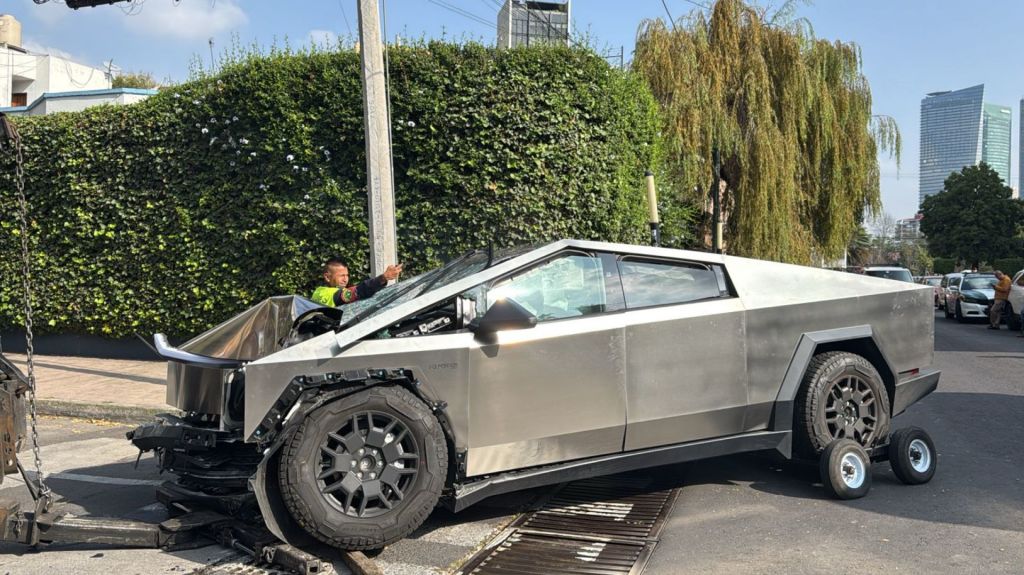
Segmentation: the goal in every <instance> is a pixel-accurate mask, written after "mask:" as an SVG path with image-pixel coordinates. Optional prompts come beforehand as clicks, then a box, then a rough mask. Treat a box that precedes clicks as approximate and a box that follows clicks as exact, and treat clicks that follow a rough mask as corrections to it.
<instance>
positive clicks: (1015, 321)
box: [1006, 270, 1024, 331]
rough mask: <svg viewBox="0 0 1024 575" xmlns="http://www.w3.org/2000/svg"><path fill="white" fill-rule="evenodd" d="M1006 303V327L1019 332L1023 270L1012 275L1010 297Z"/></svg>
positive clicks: (1023, 280)
mask: <svg viewBox="0 0 1024 575" xmlns="http://www.w3.org/2000/svg"><path fill="white" fill-rule="evenodd" d="M1006 303H1007V308H1008V309H1007V310H1006V313H1007V316H1006V325H1007V327H1009V328H1010V329H1012V330H1014V331H1017V330H1020V329H1021V325H1020V314H1021V312H1022V311H1024V270H1020V271H1019V272H1017V273H1016V274H1014V276H1013V283H1012V284H1010V297H1009V298H1008V300H1007V302H1006Z"/></svg>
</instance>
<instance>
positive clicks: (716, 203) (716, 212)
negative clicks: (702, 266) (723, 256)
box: [711, 147, 722, 254]
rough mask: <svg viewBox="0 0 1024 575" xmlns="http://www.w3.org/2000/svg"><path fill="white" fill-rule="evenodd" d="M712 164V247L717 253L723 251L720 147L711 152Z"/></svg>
mask: <svg viewBox="0 0 1024 575" xmlns="http://www.w3.org/2000/svg"><path fill="white" fill-rule="evenodd" d="M711 165H712V169H713V170H714V171H715V177H714V178H712V180H711V182H712V183H711V205H712V216H711V223H712V226H713V227H712V231H711V233H712V234H713V235H712V237H711V238H712V239H711V249H712V250H713V251H714V252H715V253H716V254H720V253H722V160H721V156H720V155H719V152H718V148H717V147H715V148H714V149H713V150H712V152H711Z"/></svg>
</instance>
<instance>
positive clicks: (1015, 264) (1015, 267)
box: [992, 258, 1024, 277]
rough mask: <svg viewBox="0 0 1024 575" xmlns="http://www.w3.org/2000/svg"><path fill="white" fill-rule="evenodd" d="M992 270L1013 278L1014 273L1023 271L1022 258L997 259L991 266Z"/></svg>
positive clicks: (1023, 259)
mask: <svg viewBox="0 0 1024 575" xmlns="http://www.w3.org/2000/svg"><path fill="white" fill-rule="evenodd" d="M992 269H996V270H1002V271H1003V273H1005V274H1007V275H1009V276H1010V277H1013V275H1014V274H1015V273H1017V272H1019V271H1020V270H1022V269H1024V258H1002V259H998V260H996V261H995V263H993V264H992Z"/></svg>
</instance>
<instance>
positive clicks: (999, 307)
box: [988, 270, 1010, 329]
mask: <svg viewBox="0 0 1024 575" xmlns="http://www.w3.org/2000/svg"><path fill="white" fill-rule="evenodd" d="M992 289H994V290H995V292H996V301H995V303H993V304H992V309H990V310H989V312H988V328H989V329H999V320H1001V319H1002V318H1003V308H1004V307H1006V300H1007V298H1009V297H1010V276H1008V275H1006V274H1004V273H1003V272H1001V271H999V270H996V283H995V284H994V285H993V286H992Z"/></svg>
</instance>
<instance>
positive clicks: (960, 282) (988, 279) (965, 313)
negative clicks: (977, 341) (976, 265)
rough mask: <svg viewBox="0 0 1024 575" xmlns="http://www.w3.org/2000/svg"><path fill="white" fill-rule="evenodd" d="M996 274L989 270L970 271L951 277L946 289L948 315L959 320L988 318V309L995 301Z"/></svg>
mask: <svg viewBox="0 0 1024 575" xmlns="http://www.w3.org/2000/svg"><path fill="white" fill-rule="evenodd" d="M995 282H996V276H995V274H993V273H988V272H969V273H963V274H959V277H955V278H951V279H950V280H949V284H948V286H947V291H946V294H947V295H946V317H947V318H954V317H955V318H956V320H957V321H959V322H965V321H968V320H970V319H986V318H988V310H989V308H990V307H991V306H992V303H993V302H994V301H995V296H996V292H995V290H994V289H993V288H992V286H993V284H995Z"/></svg>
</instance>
